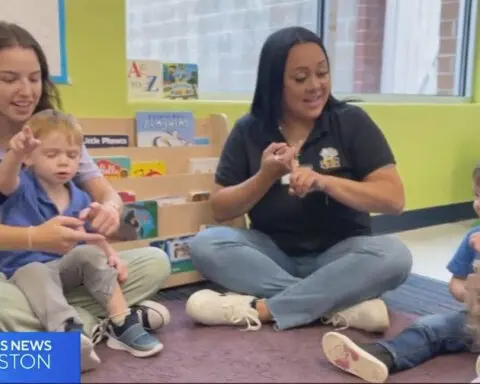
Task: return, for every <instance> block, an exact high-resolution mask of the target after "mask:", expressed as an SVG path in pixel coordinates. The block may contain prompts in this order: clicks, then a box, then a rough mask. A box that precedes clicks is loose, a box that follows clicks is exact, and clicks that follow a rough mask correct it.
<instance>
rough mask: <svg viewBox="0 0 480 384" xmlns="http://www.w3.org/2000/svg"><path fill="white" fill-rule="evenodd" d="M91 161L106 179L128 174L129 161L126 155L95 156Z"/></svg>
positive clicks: (114, 178)
mask: <svg viewBox="0 0 480 384" xmlns="http://www.w3.org/2000/svg"><path fill="white" fill-rule="evenodd" d="M93 161H94V162H95V163H96V164H97V166H98V168H100V171H102V173H103V176H104V177H105V178H106V179H109V180H116V179H121V178H123V177H128V176H129V175H130V168H131V161H130V158H129V157H128V156H96V157H94V158H93Z"/></svg>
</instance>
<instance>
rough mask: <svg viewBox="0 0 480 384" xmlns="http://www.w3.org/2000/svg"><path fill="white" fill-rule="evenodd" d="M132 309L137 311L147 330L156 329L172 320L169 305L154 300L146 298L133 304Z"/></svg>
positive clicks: (141, 322)
mask: <svg viewBox="0 0 480 384" xmlns="http://www.w3.org/2000/svg"><path fill="white" fill-rule="evenodd" d="M131 311H132V312H136V313H137V316H138V319H139V321H140V324H142V326H143V328H145V329H146V330H147V331H156V330H157V329H159V328H162V327H164V326H165V325H167V324H168V323H169V322H170V312H169V310H168V309H167V307H165V306H164V305H162V304H160V303H158V302H156V301H153V300H144V301H142V302H140V303H139V304H137V305H133V306H132V307H131Z"/></svg>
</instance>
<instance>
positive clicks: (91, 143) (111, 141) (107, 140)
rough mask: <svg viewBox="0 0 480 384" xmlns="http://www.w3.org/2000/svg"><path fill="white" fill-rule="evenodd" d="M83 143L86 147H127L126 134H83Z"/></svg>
mask: <svg viewBox="0 0 480 384" xmlns="http://www.w3.org/2000/svg"><path fill="white" fill-rule="evenodd" d="M83 143H84V144H85V146H86V147H87V148H110V147H128V146H129V138H128V135H85V136H83Z"/></svg>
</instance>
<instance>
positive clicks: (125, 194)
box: [118, 191, 137, 203]
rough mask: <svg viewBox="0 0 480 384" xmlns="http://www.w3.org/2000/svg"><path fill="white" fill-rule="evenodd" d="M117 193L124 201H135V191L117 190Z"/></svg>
mask: <svg viewBox="0 0 480 384" xmlns="http://www.w3.org/2000/svg"><path fill="white" fill-rule="evenodd" d="M118 195H119V196H120V198H121V199H122V201H123V202H124V203H134V202H135V201H137V197H136V195H135V191H119V192H118Z"/></svg>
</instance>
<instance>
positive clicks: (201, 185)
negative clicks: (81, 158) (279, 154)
mask: <svg viewBox="0 0 480 384" xmlns="http://www.w3.org/2000/svg"><path fill="white" fill-rule="evenodd" d="M80 123H81V124H82V127H83V131H84V134H87V135H99V134H102V135H128V137H129V147H123V148H122V147H115V148H90V149H89V150H88V152H89V153H90V155H91V156H95V157H96V156H128V157H130V159H131V161H132V162H136V161H157V160H162V161H164V162H165V164H166V174H165V175H163V176H154V177H127V178H123V179H118V180H111V181H110V183H111V184H112V186H113V187H114V188H115V190H117V191H119V192H120V191H132V192H135V194H136V198H137V200H138V201H140V200H150V199H154V198H158V197H160V196H185V197H186V198H187V200H188V195H189V193H190V192H194V191H211V190H212V188H213V186H214V175H213V173H195V174H193V173H189V167H188V164H189V160H190V159H191V158H203V157H218V156H219V155H220V153H221V150H222V148H223V145H224V143H225V140H226V138H227V136H228V124H227V118H226V116H225V115H222V114H214V115H210V116H208V117H204V118H197V119H196V120H195V134H196V135H197V136H203V137H208V138H209V139H210V144H209V145H203V146H191V147H177V148H156V147H142V148H139V147H136V133H135V120H134V119H133V118H127V119H118V118H115V119H112V118H84V119H81V120H80ZM205 224H220V223H215V221H214V220H213V217H212V212H211V207H210V203H209V201H201V202H187V203H184V204H177V205H167V206H159V207H158V236H157V237H156V238H152V239H142V240H135V241H118V242H115V243H113V247H114V248H115V249H116V250H117V251H124V250H129V249H134V248H139V247H147V246H149V245H150V243H151V242H152V241H155V240H163V239H167V238H172V237H180V236H186V235H193V234H195V233H197V232H198V231H199V230H200V226H201V225H205ZM221 224H222V225H230V226H234V227H245V225H246V224H245V219H244V218H243V217H242V218H239V219H236V220H232V221H230V222H227V223H221ZM202 279H203V277H202V276H201V275H200V274H199V273H198V272H197V271H190V272H182V273H174V274H172V275H171V276H170V278H169V279H168V280H167V282H166V283H165V285H164V288H168V287H174V286H179V285H185V284H190V283H194V282H198V281H200V280H202Z"/></svg>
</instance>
